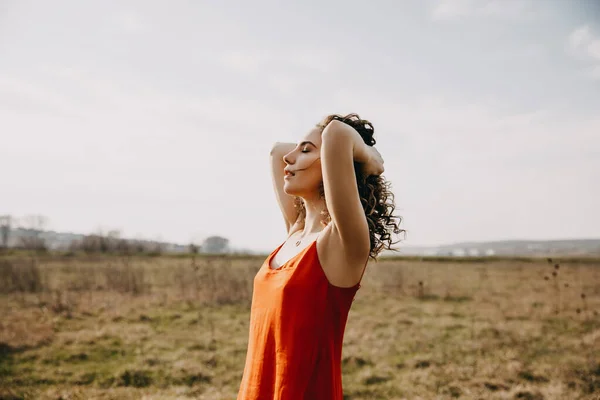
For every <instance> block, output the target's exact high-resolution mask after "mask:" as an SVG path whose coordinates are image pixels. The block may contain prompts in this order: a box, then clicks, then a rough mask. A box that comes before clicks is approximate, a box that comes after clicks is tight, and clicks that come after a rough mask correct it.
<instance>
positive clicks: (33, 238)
mask: <svg viewBox="0 0 600 400" xmlns="http://www.w3.org/2000/svg"><path fill="white" fill-rule="evenodd" d="M19 225H20V226H21V227H22V228H24V229H25V230H26V232H25V234H24V235H23V236H21V238H20V242H21V246H22V247H23V248H25V249H28V250H38V251H44V250H47V247H46V245H47V244H46V240H45V239H44V238H43V237H42V233H43V232H44V230H45V228H46V226H47V225H48V218H47V217H45V216H43V215H37V214H36V215H26V216H25V217H22V218H20V220H19Z"/></svg>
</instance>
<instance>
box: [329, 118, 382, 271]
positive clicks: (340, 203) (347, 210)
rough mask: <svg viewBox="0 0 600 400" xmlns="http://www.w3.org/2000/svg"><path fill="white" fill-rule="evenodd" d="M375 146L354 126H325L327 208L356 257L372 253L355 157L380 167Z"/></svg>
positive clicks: (370, 166) (336, 230)
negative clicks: (364, 138)
mask: <svg viewBox="0 0 600 400" xmlns="http://www.w3.org/2000/svg"><path fill="white" fill-rule="evenodd" d="M374 154H375V150H374V148H370V147H369V146H368V145H366V144H365V142H364V141H363V140H362V138H361V137H360V135H359V133H358V132H357V131H356V130H355V129H354V128H352V127H351V126H349V125H347V124H345V123H343V122H340V121H335V120H334V121H331V122H330V123H329V124H328V125H327V126H326V127H325V129H324V130H323V133H322V146H321V165H322V168H323V186H324V189H325V198H326V199H327V208H328V211H329V214H330V215H331V220H332V223H333V229H332V232H333V233H334V234H335V235H337V236H338V238H339V240H340V242H341V243H342V246H343V248H344V252H345V254H347V255H348V256H349V257H350V258H351V259H353V260H364V259H365V258H366V257H367V255H368V254H369V250H370V239H369V225H368V223H367V218H366V216H365V212H364V210H363V207H362V204H361V202H360V196H359V193H358V187H357V184H356V174H355V172H354V163H353V162H354V161H357V162H360V163H364V164H366V166H367V167H368V168H367V170H370V171H373V172H376V173H381V172H383V170H382V165H381V168H376V166H379V163H378V162H377V161H376V160H375V156H374Z"/></svg>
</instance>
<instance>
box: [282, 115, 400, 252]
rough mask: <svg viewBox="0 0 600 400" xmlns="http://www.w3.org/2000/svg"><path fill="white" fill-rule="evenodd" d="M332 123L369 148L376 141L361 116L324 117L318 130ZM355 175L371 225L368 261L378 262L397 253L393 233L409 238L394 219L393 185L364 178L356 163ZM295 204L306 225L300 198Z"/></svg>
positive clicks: (327, 219)
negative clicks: (354, 134)
mask: <svg viewBox="0 0 600 400" xmlns="http://www.w3.org/2000/svg"><path fill="white" fill-rule="evenodd" d="M333 120H337V121H340V122H343V123H345V124H347V125H350V126H351V127H352V128H354V129H355V130H356V131H357V132H358V133H359V135H360V136H361V137H362V139H363V140H364V142H365V143H366V144H367V145H369V146H374V145H375V139H374V138H373V134H374V133H375V128H373V124H372V123H370V122H369V121H367V120H364V119H361V118H360V117H359V116H358V114H354V113H353V114H348V115H345V116H341V115H338V114H332V115H329V116H327V117H325V118H324V119H323V120H322V121H321V123H319V124H317V127H319V128H321V129H325V127H326V126H327V125H328V124H329V123H330V122H331V121H333ZM354 172H355V175H356V184H357V187H358V194H359V196H360V202H361V204H362V206H363V210H365V216H366V217H367V223H368V224H369V238H370V242H371V249H370V252H369V258H371V259H373V260H376V259H377V255H378V254H379V253H380V252H381V251H382V250H383V249H387V250H392V251H397V250H396V249H393V248H392V245H394V244H396V243H398V242H399V240H397V241H393V239H392V233H394V234H401V233H403V234H406V231H405V230H404V229H400V223H401V222H402V218H401V217H399V216H397V215H393V212H394V210H395V208H396V206H395V204H394V193H392V191H391V183H390V182H388V181H386V180H385V179H384V178H383V176H381V175H379V176H375V175H371V176H365V174H364V173H363V169H362V164H361V163H358V162H356V161H355V162H354ZM320 192H321V196H324V191H323V183H321V187H320ZM294 204H295V206H296V208H297V209H298V213H299V220H300V221H303V220H304V218H305V217H306V210H305V208H304V202H303V201H302V199H301V198H300V197H296V199H295V203H294ZM322 217H323V218H322V220H321V223H322V224H323V225H327V224H328V223H329V222H330V221H331V217H330V216H329V213H328V212H327V211H326V210H325V211H323V212H322Z"/></svg>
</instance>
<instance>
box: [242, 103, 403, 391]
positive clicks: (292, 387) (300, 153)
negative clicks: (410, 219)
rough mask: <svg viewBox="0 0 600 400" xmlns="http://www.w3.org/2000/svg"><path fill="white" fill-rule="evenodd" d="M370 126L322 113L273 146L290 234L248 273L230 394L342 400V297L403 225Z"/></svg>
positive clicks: (346, 299)
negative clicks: (300, 134)
mask: <svg viewBox="0 0 600 400" xmlns="http://www.w3.org/2000/svg"><path fill="white" fill-rule="evenodd" d="M373 131H374V130H373V125H372V124H371V123H370V122H368V121H366V120H361V119H360V118H359V116H358V115H356V114H349V115H346V116H340V115H330V116H329V117H327V118H325V119H324V120H323V122H322V123H321V124H318V125H317V126H316V127H315V128H313V129H312V130H311V131H310V132H308V134H307V135H306V136H305V137H304V138H303V140H302V141H301V143H299V144H298V145H296V144H293V143H276V144H275V145H274V146H273V149H272V150H271V160H272V175H273V184H274V187H275V192H276V194H277V200H278V203H279V206H280V207H281V211H282V213H283V216H284V218H285V225H286V228H287V231H288V237H287V239H286V241H285V242H284V243H282V244H281V245H280V246H279V247H277V248H276V249H275V250H274V251H273V252H272V253H271V254H270V255H269V256H268V257H267V259H266V260H265V262H264V263H263V265H262V266H261V268H260V270H259V271H258V273H257V274H256V277H255V278H254V292H253V298H252V307H251V315H250V335H249V343H248V352H247V355H246V365H245V368H244V375H243V378H242V382H241V386H240V391H239V394H238V400H259V399H260V400H272V399H281V400H293V399H306V400H320V399H323V400H325V399H326V400H333V399H340V400H341V399H342V397H343V395H342V373H341V355H342V341H343V337H344V330H345V326H346V320H347V317H348V312H349V310H350V306H351V304H352V301H353V299H354V295H355V294H356V291H357V290H358V289H359V287H360V282H361V279H362V276H363V273H364V271H365V268H366V265H367V261H368V259H369V258H372V259H375V258H376V257H377V255H378V254H379V252H380V251H381V250H382V249H383V248H388V249H389V248H390V247H391V245H393V244H394V243H396V242H392V239H391V233H392V232H393V233H400V232H402V230H401V229H399V227H398V225H399V223H400V218H399V217H396V216H394V215H392V212H393V211H394V196H393V194H392V193H391V192H390V191H389V183H387V182H386V181H385V180H384V179H383V178H382V177H381V176H380V175H381V174H382V173H383V171H384V168H383V159H382V158H381V155H380V154H379V152H378V151H377V150H376V149H375V148H374V147H373V145H374V144H375V139H373Z"/></svg>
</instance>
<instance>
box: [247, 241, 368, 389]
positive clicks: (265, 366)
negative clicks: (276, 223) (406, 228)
mask: <svg viewBox="0 0 600 400" xmlns="http://www.w3.org/2000/svg"><path fill="white" fill-rule="evenodd" d="M316 243H317V242H316V240H315V241H313V242H312V243H311V244H310V245H309V246H307V247H306V248H305V249H303V250H302V251H301V252H300V253H298V254H297V255H296V256H294V257H293V258H292V259H290V260H289V261H287V262H286V263H285V264H283V265H282V266H281V267H279V268H278V269H272V268H271V267H270V263H271V259H272V258H273V256H274V255H275V254H276V253H277V252H278V251H279V249H280V248H281V247H282V246H283V244H284V243H282V244H281V245H280V246H279V247H277V248H276V249H275V250H274V251H273V252H272V253H271V254H270V255H269V256H268V257H267V259H266V260H265V261H264V263H263V265H262V266H261V268H260V270H259V271H258V273H257V274H256V276H255V278H254V292H253V295H252V307H251V313H250V334H249V341H248V352H247V355H246V365H245V367H244V375H243V377H242V382H241V385H240V391H239V393H238V397H237V399H238V400H274V399H278V400H296V399H298V400H300V399H302V400H321V399H322V400H338V399H339V400H342V398H343V394H342V370H341V359H342V342H343V338H344V330H345V327H346V321H347V319H348V312H349V311H350V306H351V305H352V301H353V299H354V296H355V294H356V291H357V290H358V289H359V288H360V283H357V284H356V285H355V286H353V287H349V288H342V287H337V286H333V285H332V284H331V283H329V281H328V280H327V277H326V276H325V274H324V272H323V269H322V267H321V264H320V263H319V257H318V255H317V244H316ZM363 273H364V269H363ZM361 280H362V276H361Z"/></svg>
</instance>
